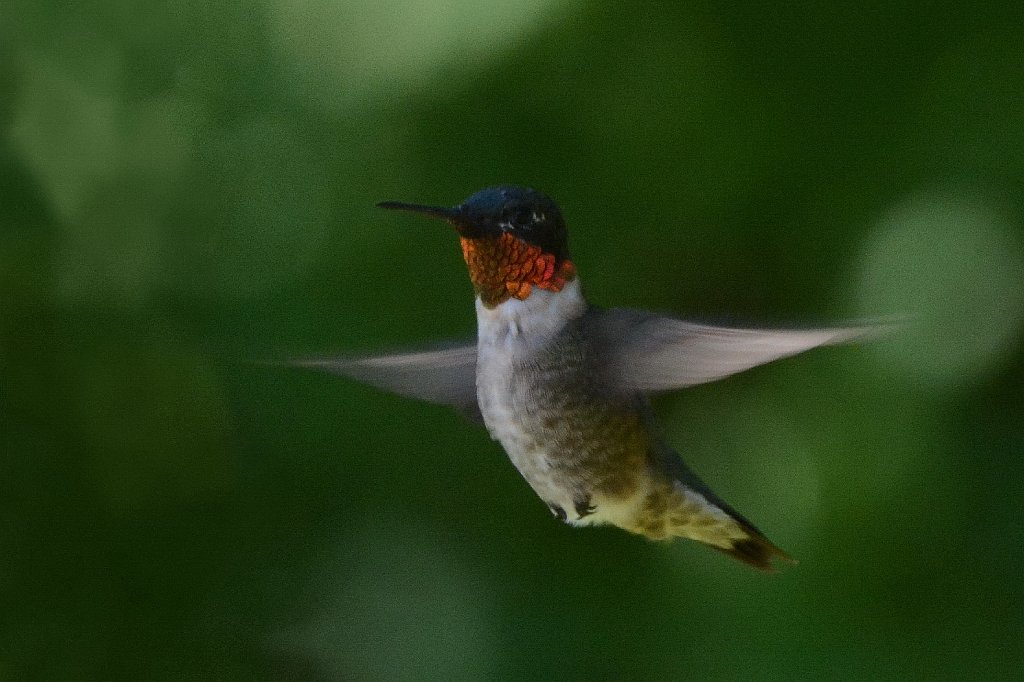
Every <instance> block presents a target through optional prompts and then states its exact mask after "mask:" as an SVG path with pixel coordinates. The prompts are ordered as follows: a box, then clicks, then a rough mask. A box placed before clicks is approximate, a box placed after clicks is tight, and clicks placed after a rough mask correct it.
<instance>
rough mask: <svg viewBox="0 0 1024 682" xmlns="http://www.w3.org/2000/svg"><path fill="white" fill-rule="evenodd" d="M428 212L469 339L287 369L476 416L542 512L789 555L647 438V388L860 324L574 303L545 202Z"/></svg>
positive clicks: (489, 197) (843, 337)
mask: <svg viewBox="0 0 1024 682" xmlns="http://www.w3.org/2000/svg"><path fill="white" fill-rule="evenodd" d="M378 206H380V207H382V208H389V209H400V210H404V211H412V212H415V213H422V214H425V215H428V216H432V217H436V218H441V219H443V220H446V221H447V222H448V223H450V224H451V225H452V226H453V227H454V228H455V231H456V232H457V233H458V235H459V238H460V240H461V242H462V253H463V256H464V257H465V260H466V264H467V265H468V266H469V277H470V280H471V281H472V283H473V288H474V289H475V291H476V314H477V338H476V340H475V341H473V342H471V343H466V344H464V345H460V346H455V347H449V348H445V349H442V350H425V351H422V352H411V353H400V354H391V355H379V356H374V357H364V358H356V359H326V360H325V359H320V360H309V361H303V362H300V363H298V364H301V365H303V366H308V367H317V368H320V369H324V370H328V371H331V372H335V373H339V374H342V375H346V376H349V377H352V378H355V379H357V380H360V381H364V382H366V383H369V384H372V385H375V386H377V387H380V388H384V389H387V390H390V391H393V392H395V393H399V394H402V395H406V396H410V397H413V398H418V399H421V400H426V401H429V402H434V403H442V404H447V405H451V406H454V407H456V408H458V409H460V410H461V411H463V412H464V413H466V414H468V415H470V416H471V417H473V418H475V419H477V420H482V421H483V423H484V425H485V426H486V427H487V430H488V431H489V432H490V434H491V437H492V438H494V439H495V440H497V441H498V442H500V443H501V445H502V446H503V447H504V448H505V451H506V452H507V453H508V456H509V458H510V459H511V460H512V463H513V464H514V465H515V466H516V468H517V469H518V470H519V472H520V473H521V474H522V475H523V478H525V479H526V482H527V483H529V484H530V487H532V488H533V490H534V492H536V493H537V495H538V496H539V497H540V499H541V500H543V501H544V503H545V504H546V505H547V506H548V508H549V509H550V510H551V512H552V513H553V514H554V515H555V516H556V517H558V518H559V519H562V520H563V521H566V522H568V523H570V524H573V525H595V524H606V523H610V524H613V525H616V526H619V527H620V528H624V529H625V530H628V531H630V532H633V533H638V534H640V535H644V536H647V537H649V538H654V539H659V540H660V539H667V538H673V537H684V538H690V539H693V540H698V541H700V542H703V543H706V544H708V545H710V546H712V547H714V548H715V549H718V550H721V551H723V552H725V553H726V554H729V555H730V556H733V557H735V558H736V559H739V560H740V561H743V562H745V563H747V564H749V565H751V566H753V567H755V568H759V569H764V570H768V569H770V568H771V563H772V559H773V558H774V557H779V558H781V559H784V560H790V559H789V557H788V556H787V555H786V553H785V552H783V551H782V550H781V549H779V548H778V547H776V546H775V545H774V544H772V543H771V542H770V541H769V540H768V539H767V538H765V537H764V535H762V534H761V532H760V531H759V530H757V528H756V527H755V526H754V525H753V524H752V523H750V522H749V521H747V519H746V518H744V517H743V516H741V515H740V514H739V513H737V512H736V511H735V510H734V509H733V508H732V507H730V506H729V505H728V504H726V503H725V502H724V501H723V500H722V499H721V498H720V497H718V496H717V495H715V494H714V493H713V492H712V491H711V490H710V489H709V488H708V487H707V486H706V485H705V484H704V483H703V482H702V481H701V480H700V479H699V478H697V476H696V475H694V474H693V472H691V471H690V469H689V468H688V467H687V466H686V465H685V464H684V463H683V461H682V460H681V459H680V457H679V455H678V454H676V452H675V451H674V450H673V449H672V448H671V447H670V446H669V445H668V444H667V443H666V442H665V441H664V440H663V439H662V438H661V436H660V435H659V431H658V429H657V428H656V426H655V423H654V417H653V415H652V412H651V409H650V406H649V405H648V398H647V396H648V395H649V394H651V393H657V392H660V391H667V390H672V389H678V388H684V387H687V386H694V385H696V384H702V383H706V382H710V381H715V380H717V379H721V378H723V377H726V376H729V375H731V374H735V373H737V372H742V371H743V370H746V369H749V368H751V367H755V366H757V365H761V364H764V363H766V362H771V361H772V360H776V359H778V358H782V357H786V356H789V355H794V354H796V353H800V352H802V351H805V350H808V349H811V348H814V347H816V346H822V345H829V344H836V343H842V342H844V341H849V340H851V339H854V338H856V337H860V336H863V335H865V334H866V333H868V332H870V331H871V328H869V327H844V328H833V329H803V330H768V329H732V328H727V327H715V326H709V325H704V324H695V323H692V322H684V321H682V320H677V319H673V318H669V317H662V316H660V315H656V314H653V313H649V312H645V311H642V310H628V309H623V308H612V309H608V310H605V309H600V308H596V307H594V306H592V305H590V304H588V303H587V301H586V299H584V297H583V293H582V291H581V289H580V280H579V277H578V276H577V274H576V269H575V267H574V266H573V263H572V261H571V260H570V258H569V250H568V245H567V235H566V228H565V222H564V221H563V219H562V213H561V211H560V210H559V208H558V206H557V205H556V204H555V203H554V202H553V201H552V200H551V199H549V198H548V197H547V196H545V195H544V194H541V193H540V192H537V191H535V190H532V189H527V188H525V187H515V186H499V187H491V188H488V189H484V190H482V191H480V192H477V193H476V194H474V195H472V196H471V197H469V198H468V199H466V200H465V201H464V202H463V203H461V204H459V205H458V206H455V207H453V208H443V207H437V206H423V205H419V204H406V203H400V202H394V201H386V202H383V203H380V204H378Z"/></svg>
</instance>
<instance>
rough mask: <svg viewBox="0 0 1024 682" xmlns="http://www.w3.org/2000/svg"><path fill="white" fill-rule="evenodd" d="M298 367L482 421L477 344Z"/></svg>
mask: <svg viewBox="0 0 1024 682" xmlns="http://www.w3.org/2000/svg"><path fill="white" fill-rule="evenodd" d="M291 364H293V365H295V366H297V367H308V368H310V369H319V370H322V371H325V372H330V373H331V374H339V375H341V376H346V377H349V378H350V379H355V380H356V381H361V382H363V383H366V384H370V385H371V386H376V387H377V388H381V389H384V390H385V391H391V392H393V393H398V394H399V395H404V396H407V397H409V398H416V399H417V400H425V401H427V402H429V403H437V404H440V405H450V406H452V407H454V408H456V409H457V410H459V411H460V412H462V413H463V414H464V415H466V416H467V417H469V418H470V419H472V420H474V421H482V417H481V416H480V408H479V406H478V405H477V402H476V343H475V342H474V343H472V344H468V345H460V346H453V347H449V348H442V349H438V350H424V351H414V352H408V353H395V354H390V355H374V356H370V357H362V358H310V359H304V360H296V361H293V362H292V363H291Z"/></svg>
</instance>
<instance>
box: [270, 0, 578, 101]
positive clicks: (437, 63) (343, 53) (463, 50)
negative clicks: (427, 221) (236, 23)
mask: <svg viewBox="0 0 1024 682" xmlns="http://www.w3.org/2000/svg"><path fill="white" fill-rule="evenodd" d="M558 4H560V3H558V2H555V0H505V1H503V2H494V3H479V2H473V1H472V0H454V1H452V2H444V3H437V2H424V1H423V0H390V1H388V2H380V1H379V0H376V1H375V0H351V1H349V2H340V1H339V0H314V1H312V2H301V3H297V2H289V1H288V0H278V1H276V2H269V3H268V6H267V13H268V16H269V19H270V23H271V27H272V30H273V31H274V34H275V37H276V40H277V43H278V45H280V47H281V49H282V51H284V52H285V53H286V54H287V55H288V60H287V61H288V63H289V68H290V69H291V70H292V71H293V73H291V74H289V79H288V80H289V84H290V85H292V86H294V87H298V88H299V89H300V90H302V91H304V93H305V94H307V95H309V96H310V97H311V98H312V99H313V100H314V101H318V102H320V103H321V104H325V105H327V106H331V107H338V108H344V107H349V106H353V105H359V104H362V103H365V102H366V101H373V100H375V99H379V98H385V99H389V100H392V99H393V98H394V97H395V96H396V95H401V94H406V93H409V92H415V91H417V90H421V89H425V88H427V87H428V86H429V85H431V84H432V83H433V82H434V80H433V79H435V78H436V77H437V76H438V75H439V74H440V73H441V72H443V71H445V70H446V69H448V68H451V67H454V68H455V69H456V70H457V71H461V72H462V73H463V74H468V73H470V72H471V71H473V70H476V69H480V68H482V67H483V66H484V65H486V64H488V63H490V62H491V61H492V60H494V59H496V58H498V57H499V56H500V55H501V54H502V48H506V47H508V46H510V45H513V44H515V43H516V42H517V41H519V40H522V39H523V38H524V37H526V36H528V35H529V34H530V33H531V32H532V31H535V30H537V29H539V28H540V27H541V26H542V25H543V22H542V20H543V19H544V18H546V17H548V16H549V15H550V13H551V11H552V9H553V7H554V6H556V5H558Z"/></svg>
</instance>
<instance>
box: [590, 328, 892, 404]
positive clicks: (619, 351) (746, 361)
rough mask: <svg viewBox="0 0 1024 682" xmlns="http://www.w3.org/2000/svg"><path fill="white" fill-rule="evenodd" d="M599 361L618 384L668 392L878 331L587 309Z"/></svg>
mask: <svg viewBox="0 0 1024 682" xmlns="http://www.w3.org/2000/svg"><path fill="white" fill-rule="evenodd" d="M588 316H589V317H590V318H591V319H590V320H588V321H587V322H588V324H589V325H591V326H592V329H593V330H594V332H595V333H594V336H593V338H595V339H599V341H598V344H599V352H600V357H601V364H602V365H604V371H605V372H606V373H607V374H606V376H607V377H608V379H609V380H610V381H612V382H614V383H615V384H616V385H617V386H620V387H622V388H624V389H627V390H637V391H642V392H657V391H669V390H673V389H678V388H685V387H687V386H695V385H697V384H705V383H708V382H711V381H716V380H718V379H723V378H725V377H727V376H730V375H732V374H736V373H738V372H742V371H744V370H747V369H750V368H752V367H757V366H758V365H763V364H765V363H768V362H771V361H773V360H778V359H779V358H785V357H789V356H790V355H796V354H797V353H802V352H804V351H806V350H810V349H812V348H816V347H818V346H829V345H834V344H839V343H846V342H848V341H853V340H855V339H863V338H866V337H869V336H873V335H877V334H878V333H880V331H881V330H882V329H883V327H880V326H875V325H865V326H859V327H858V326H853V327H832V328H825V329H739V328H732V327H716V326H713V325H707V324H698V323H694V322H686V321H683V320H677V319H674V318H671V317H662V316H659V315H655V314H653V313H648V312H645V311H642V310H629V309H625V308H613V309H611V310H594V311H591V312H590V313H588Z"/></svg>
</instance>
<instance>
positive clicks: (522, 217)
mask: <svg viewBox="0 0 1024 682" xmlns="http://www.w3.org/2000/svg"><path fill="white" fill-rule="evenodd" d="M511 223H512V225H513V226H514V227H520V228H528V227H530V225H532V224H533V211H531V210H529V209H526V208H523V209H520V210H518V211H516V212H515V213H513V214H512V220H511Z"/></svg>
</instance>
